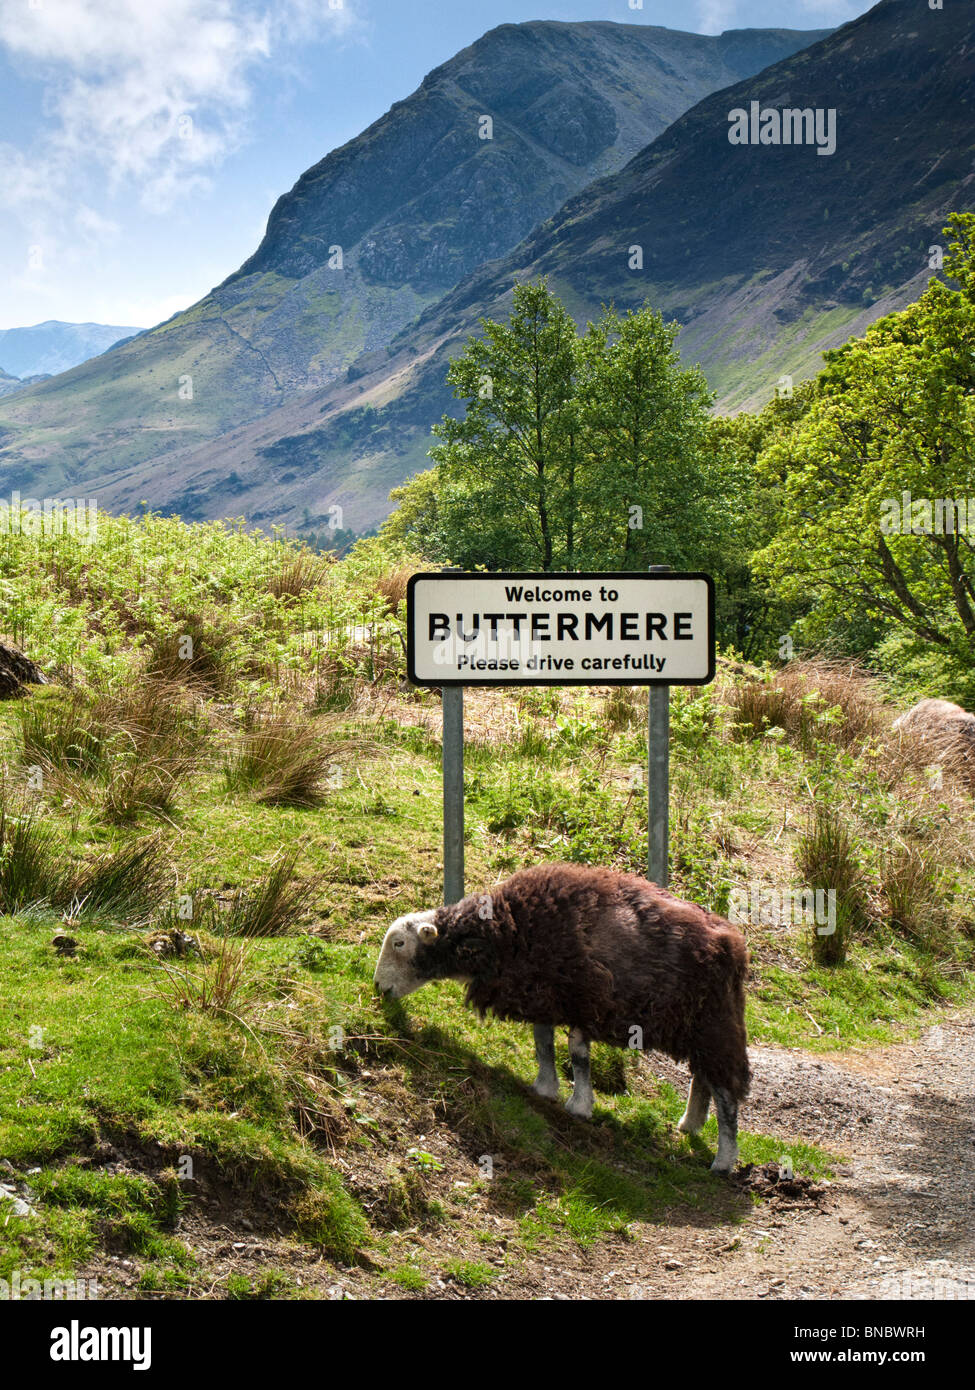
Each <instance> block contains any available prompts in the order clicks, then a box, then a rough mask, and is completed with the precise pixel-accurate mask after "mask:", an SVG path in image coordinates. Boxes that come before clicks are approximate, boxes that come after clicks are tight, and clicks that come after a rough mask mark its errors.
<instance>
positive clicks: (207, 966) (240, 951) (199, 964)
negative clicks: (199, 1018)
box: [152, 936, 251, 1014]
mask: <svg viewBox="0 0 975 1390" xmlns="http://www.w3.org/2000/svg"><path fill="white" fill-rule="evenodd" d="M158 962H159V966H160V969H161V971H162V974H161V975H154V976H153V977H152V979H153V983H154V986H155V988H156V990H157V992H158V993H159V994H160V996H161V997H162V998H163V999H164V1000H165V1001H166V1003H168V1004H169V1005H171V1007H172V1008H174V1009H194V1010H197V1011H199V1012H200V1013H204V1014H236V1012H237V1010H238V1008H239V1006H240V1004H241V1002H242V1000H243V997H244V994H245V992H246V990H247V986H248V969H249V967H250V964H251V949H250V947H249V946H248V943H247V942H244V941H234V940H232V939H231V938H230V937H229V936H224V937H218V938H217V940H216V941H215V942H213V943H201V944H200V959H199V960H197V961H195V962H186V963H181V964H175V963H173V962H171V961H167V960H163V959H161V958H158Z"/></svg>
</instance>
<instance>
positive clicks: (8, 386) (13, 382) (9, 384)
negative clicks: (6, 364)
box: [0, 367, 24, 396]
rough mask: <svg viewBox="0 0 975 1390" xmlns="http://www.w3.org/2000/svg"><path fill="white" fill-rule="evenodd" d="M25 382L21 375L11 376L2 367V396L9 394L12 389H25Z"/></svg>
mask: <svg viewBox="0 0 975 1390" xmlns="http://www.w3.org/2000/svg"><path fill="white" fill-rule="evenodd" d="M23 386H24V383H23V382H22V381H21V379H20V377H19V376H11V375H10V373H9V372H5V371H4V370H3V368H2V367H0V396H9V395H10V393H11V392H12V391H21V390H23Z"/></svg>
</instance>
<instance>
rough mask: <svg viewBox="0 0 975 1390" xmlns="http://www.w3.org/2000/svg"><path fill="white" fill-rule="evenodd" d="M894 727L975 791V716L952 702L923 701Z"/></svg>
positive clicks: (901, 717)
mask: <svg viewBox="0 0 975 1390" xmlns="http://www.w3.org/2000/svg"><path fill="white" fill-rule="evenodd" d="M893 727H894V728H895V729H896V730H898V732H900V733H905V734H907V735H909V736H910V737H913V738H916V739H917V740H918V741H919V742H920V743H921V744H922V745H924V746H925V747H926V749H927V750H929V752H930V756H931V758H932V759H933V761H934V762H935V763H941V764H943V765H944V766H945V767H948V768H950V769H951V770H952V771H953V772H954V773H956V774H957V775H958V776H959V777H961V778H962V780H963V781H964V782H965V783H967V784H968V785H970V786H971V788H972V790H973V791H975V714H969V713H968V711H967V710H964V709H962V707H961V705H954V704H952V702H951V701H950V700H921V701H919V703H918V704H916V705H914V706H913V708H912V709H909V710H908V711H907V713H906V714H902V715H901V716H900V718H898V719H895V720H894V724H893Z"/></svg>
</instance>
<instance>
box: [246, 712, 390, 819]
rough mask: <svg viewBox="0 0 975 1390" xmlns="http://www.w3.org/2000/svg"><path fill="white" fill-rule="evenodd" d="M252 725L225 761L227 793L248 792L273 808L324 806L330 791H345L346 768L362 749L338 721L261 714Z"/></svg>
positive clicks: (325, 717) (253, 716)
mask: <svg viewBox="0 0 975 1390" xmlns="http://www.w3.org/2000/svg"><path fill="white" fill-rule="evenodd" d="M250 721H251V722H250V727H248V728H245V729H244V730H243V732H242V733H241V734H240V736H239V738H238V740H237V743H236V746H235V747H234V748H233V749H232V751H231V752H230V754H229V755H228V756H227V758H226V759H225V762H224V778H225V782H226V786H227V790H228V791H230V792H232V793H235V792H250V793H252V794H253V795H254V797H255V799H256V800H258V801H261V802H264V803H266V804H268V805H272V806H306V807H314V806H318V805H320V804H321V802H322V800H323V798H324V796H325V794H326V791H327V790H329V789H334V788H336V787H338V786H341V785H342V783H343V780H344V773H343V770H342V763H343V762H344V761H345V760H346V759H347V758H348V756H349V755H350V753H351V751H352V749H353V748H354V747H359V748H361V747H362V746H363V740H362V739H361V738H359V739H356V738H355V737H354V736H352V735H351V734H350V733H349V732H348V730H347V728H346V726H345V722H344V721H343V720H342V719H341V718H339V717H338V716H337V715H332V716H329V715H320V716H318V717H317V718H316V719H315V720H314V721H309V720H306V719H303V718H301V716H298V715H294V714H291V713H289V712H284V713H282V712H279V711H277V710H258V711H256V712H253V713H252V714H251V716H250Z"/></svg>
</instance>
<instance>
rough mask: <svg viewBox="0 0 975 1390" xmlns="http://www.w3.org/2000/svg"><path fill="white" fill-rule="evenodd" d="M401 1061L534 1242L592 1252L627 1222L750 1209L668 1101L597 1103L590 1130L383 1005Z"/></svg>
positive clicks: (439, 1032) (499, 1202) (450, 1038)
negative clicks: (556, 1238)
mask: <svg viewBox="0 0 975 1390" xmlns="http://www.w3.org/2000/svg"><path fill="white" fill-rule="evenodd" d="M380 1007H381V1010H382V1013H383V1016H384V1018H385V1020H386V1022H387V1024H388V1025H389V1027H390V1028H391V1029H392V1030H393V1031H394V1032H395V1034H396V1040H395V1042H394V1041H393V1040H392V1039H391V1040H390V1043H389V1044H383V1043H380V1044H379V1050H380V1051H385V1050H386V1048H387V1047H388V1048H389V1049H390V1051H395V1056H396V1059H397V1060H398V1061H399V1063H400V1064H401V1065H402V1066H403V1068H404V1069H405V1071H406V1072H407V1073H408V1074H409V1076H410V1080H411V1083H412V1084H413V1085H414V1086H415V1087H416V1088H417V1089H418V1090H419V1091H421V1092H424V1093H428V1094H429V1093H431V1092H433V1091H435V1092H436V1094H437V1097H438V1101H439V1103H440V1106H441V1107H442V1109H443V1111H444V1113H445V1114H446V1117H447V1119H448V1120H449V1122H450V1124H451V1126H452V1127H453V1129H454V1130H455V1131H456V1133H457V1134H458V1136H459V1137H460V1140H461V1143H462V1144H463V1145H464V1146H465V1147H466V1148H467V1150H468V1152H469V1154H470V1155H471V1158H472V1161H473V1162H474V1164H475V1165H477V1166H479V1167H480V1169H481V1171H482V1173H485V1174H490V1178H489V1179H488V1178H487V1177H485V1179H484V1180H483V1181H482V1190H483V1192H484V1194H485V1196H486V1198H487V1201H488V1205H489V1207H490V1208H493V1209H494V1210H495V1211H497V1212H499V1213H503V1214H504V1215H507V1216H511V1217H516V1218H520V1219H521V1220H522V1226H523V1231H524V1233H525V1234H526V1236H527V1237H529V1238H531V1237H534V1236H541V1235H543V1234H545V1233H546V1232H548V1233H551V1234H556V1233H557V1232H558V1231H562V1232H565V1233H567V1234H569V1235H572V1236H573V1237H574V1238H576V1239H577V1240H579V1241H580V1242H581V1243H583V1244H585V1243H586V1242H587V1241H588V1240H589V1239H593V1238H595V1237H596V1236H598V1235H605V1234H609V1233H612V1232H614V1231H615V1232H620V1233H622V1232H623V1231H624V1230H625V1228H626V1226H627V1224H628V1223H629V1222H631V1221H648V1222H660V1221H663V1220H666V1221H668V1222H671V1223H674V1224H678V1225H694V1226H702V1227H704V1226H716V1225H725V1224H728V1223H733V1222H736V1221H740V1220H741V1219H742V1218H743V1217H744V1216H745V1215H746V1214H747V1213H748V1212H749V1211H751V1210H752V1209H753V1206H754V1202H753V1199H752V1197H751V1196H750V1194H748V1193H746V1192H744V1191H742V1190H741V1189H740V1188H738V1187H737V1186H736V1185H735V1184H734V1183H733V1182H731V1183H729V1182H728V1180H727V1179H724V1178H721V1177H719V1176H718V1175H716V1174H713V1173H711V1172H710V1171H709V1170H710V1164H711V1160H712V1158H713V1152H712V1150H711V1148H710V1147H709V1146H708V1144H707V1142H706V1141H705V1140H704V1139H702V1138H700V1137H694V1138H690V1139H688V1138H685V1137H684V1136H678V1135H677V1134H676V1132H675V1130H674V1125H673V1121H672V1119H671V1118H670V1115H669V1110H670V1109H672V1108H673V1106H672V1105H671V1104H669V1103H668V1102H667V1100H666V1099H665V1098H662V1097H657V1098H654V1100H652V1101H647V1100H638V1101H630V1102H629V1103H628V1105H627V1113H626V1114H625V1115H620V1114H617V1113H616V1112H615V1111H613V1110H610V1109H607V1108H604V1107H602V1106H600V1105H598V1104H597V1106H596V1111H595V1115H594V1118H593V1120H592V1121H591V1122H587V1121H584V1120H579V1119H577V1118H575V1117H574V1116H571V1115H569V1114H567V1113H566V1111H565V1109H564V1108H563V1106H562V1104H561V1103H560V1102H558V1101H554V1100H545V1099H543V1098H541V1097H539V1096H536V1095H535V1094H534V1093H533V1092H532V1091H531V1090H530V1088H529V1087H528V1086H527V1085H526V1084H525V1083H524V1082H523V1081H521V1080H520V1079H519V1078H518V1077H516V1076H514V1075H513V1074H512V1072H511V1071H510V1070H508V1069H507V1068H506V1067H505V1066H504V1065H500V1064H495V1063H492V1062H486V1061H485V1060H484V1059H483V1058H481V1057H480V1056H478V1055H477V1053H475V1052H474V1051H473V1050H472V1049H471V1048H470V1047H468V1046H467V1045H465V1044H464V1043H463V1042H462V1041H459V1040H458V1038H457V1037H456V1035H453V1034H451V1033H449V1032H447V1031H446V1030H445V1029H444V1028H442V1027H441V1026H439V1025H437V1024H430V1023H424V1024H422V1025H419V1026H417V1025H415V1024H414V1023H413V1021H412V1020H411V1018H410V1015H409V1013H408V1012H407V1010H406V1008H405V1007H404V1005H403V1004H402V1003H400V1002H398V1001H383V1002H382V1004H381V1005H380Z"/></svg>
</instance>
